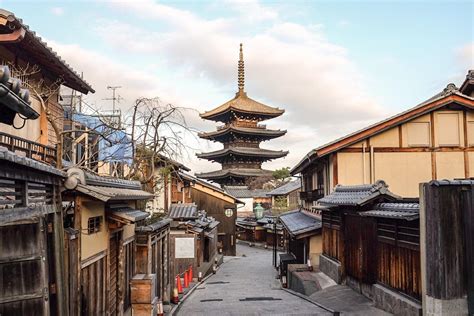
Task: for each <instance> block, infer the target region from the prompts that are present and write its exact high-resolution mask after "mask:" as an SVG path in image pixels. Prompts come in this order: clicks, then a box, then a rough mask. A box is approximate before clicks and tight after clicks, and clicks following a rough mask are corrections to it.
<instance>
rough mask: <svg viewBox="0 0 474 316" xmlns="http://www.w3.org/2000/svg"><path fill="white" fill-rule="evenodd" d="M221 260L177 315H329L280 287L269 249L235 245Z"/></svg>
mask: <svg viewBox="0 0 474 316" xmlns="http://www.w3.org/2000/svg"><path fill="white" fill-rule="evenodd" d="M242 255H245V257H243V256H242ZM224 262H225V263H224V264H223V265H222V266H221V267H220V269H219V270H218V271H217V273H216V275H213V276H211V277H210V278H208V279H207V280H206V282H204V283H203V284H201V285H200V286H199V287H198V288H197V289H196V290H195V291H194V292H193V293H192V294H191V295H190V296H189V297H188V298H187V299H186V300H185V301H184V303H183V305H182V306H181V308H180V309H179V311H178V313H177V314H178V315H180V316H182V315H184V316H186V315H192V316H195V315H196V316H197V315H206V316H208V315H222V316H224V315H330V314H329V313H328V312H326V311H325V310H323V309H321V308H319V307H318V306H316V305H314V304H312V303H310V302H308V301H306V300H303V299H301V298H299V297H297V296H294V295H292V294H290V293H288V292H285V291H283V290H281V289H280V287H279V282H278V280H276V279H275V275H276V273H275V270H274V269H273V268H272V252H271V251H269V250H263V249H257V248H250V247H248V246H244V245H237V257H226V258H225V261H224ZM259 299H260V301H259Z"/></svg>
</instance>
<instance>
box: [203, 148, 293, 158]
mask: <svg viewBox="0 0 474 316" xmlns="http://www.w3.org/2000/svg"><path fill="white" fill-rule="evenodd" d="M230 155H234V156H241V157H258V158H261V159H262V160H269V159H276V158H281V157H285V156H286V155H288V151H283V150H269V149H262V148H253V147H228V148H224V149H220V150H216V151H211V152H208V153H200V154H197V156H198V158H203V159H208V160H214V159H216V158H222V157H225V156H230Z"/></svg>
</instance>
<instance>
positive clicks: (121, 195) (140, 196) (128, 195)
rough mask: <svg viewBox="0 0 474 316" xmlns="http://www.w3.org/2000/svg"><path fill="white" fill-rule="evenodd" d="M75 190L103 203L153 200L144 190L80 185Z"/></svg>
mask: <svg viewBox="0 0 474 316" xmlns="http://www.w3.org/2000/svg"><path fill="white" fill-rule="evenodd" d="M74 190H76V191H79V192H81V193H84V194H87V195H89V196H92V197H94V198H96V199H98V200H101V201H103V202H108V201H123V200H148V199H151V198H153V194H151V193H149V192H146V191H143V190H134V189H122V188H114V187H105V186H96V185H83V184H78V185H77V187H76V188H75V189H74Z"/></svg>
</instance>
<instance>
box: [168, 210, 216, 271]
mask: <svg viewBox="0 0 474 316" xmlns="http://www.w3.org/2000/svg"><path fill="white" fill-rule="evenodd" d="M168 216H169V218H171V219H172V220H173V221H172V222H171V232H170V256H171V260H172V264H171V277H175V276H176V275H178V274H182V273H184V272H185V271H186V270H187V269H188V268H189V267H190V266H192V267H193V271H196V272H201V273H202V275H206V274H208V273H209V272H210V271H211V270H212V267H213V264H214V261H215V259H216V255H217V227H218V225H219V222H218V221H217V220H215V219H214V218H213V217H208V216H207V214H206V213H205V212H204V211H198V208H197V205H196V204H194V203H181V204H172V205H171V207H170V211H169V213H168Z"/></svg>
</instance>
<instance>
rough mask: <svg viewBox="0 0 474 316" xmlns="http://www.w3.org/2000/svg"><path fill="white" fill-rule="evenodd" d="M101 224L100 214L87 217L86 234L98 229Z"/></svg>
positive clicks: (95, 231) (93, 232)
mask: <svg viewBox="0 0 474 316" xmlns="http://www.w3.org/2000/svg"><path fill="white" fill-rule="evenodd" d="M101 225H102V216H94V217H89V220H88V221H87V232H88V234H95V233H98V232H99V231H100V227H101Z"/></svg>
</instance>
